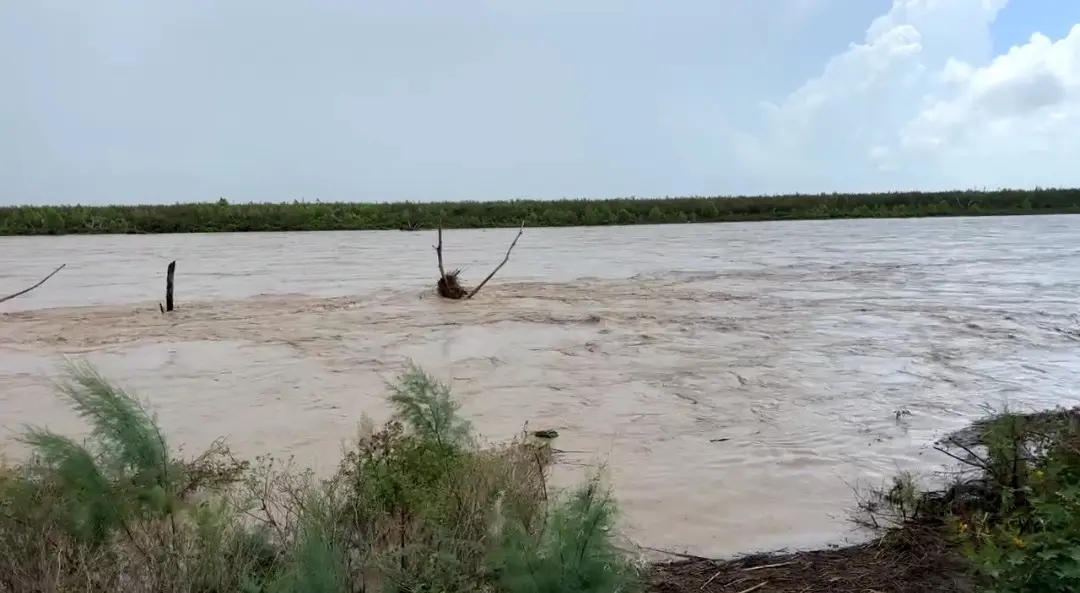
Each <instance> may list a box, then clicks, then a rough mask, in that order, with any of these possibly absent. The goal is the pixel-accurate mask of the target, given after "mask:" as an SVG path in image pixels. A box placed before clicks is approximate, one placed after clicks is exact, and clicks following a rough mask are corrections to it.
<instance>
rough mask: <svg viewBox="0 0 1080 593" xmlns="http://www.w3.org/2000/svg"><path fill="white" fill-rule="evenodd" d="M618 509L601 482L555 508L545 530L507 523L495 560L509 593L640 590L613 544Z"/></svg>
mask: <svg viewBox="0 0 1080 593" xmlns="http://www.w3.org/2000/svg"><path fill="white" fill-rule="evenodd" d="M615 514H616V513H615V503H614V500H613V499H612V498H611V496H610V494H609V493H608V492H606V491H603V490H601V488H600V484H599V482H598V480H597V479H595V478H594V479H593V480H591V481H589V483H587V484H585V485H584V486H581V487H579V488H578V489H576V490H575V491H573V492H572V493H570V496H569V497H567V498H565V499H563V500H560V501H558V502H557V503H556V504H554V505H552V506H551V508H550V510H549V512H548V521H547V525H546V528H545V529H543V530H541V531H536V530H529V529H528V528H527V527H526V526H525V525H524V524H523V523H522V522H521V521H520V520H518V519H517V518H515V517H512V516H511V517H505V520H504V522H503V524H502V528H501V530H500V541H499V545H497V546H496V547H495V548H494V549H493V551H492V554H491V557H490V563H491V569H492V571H493V572H494V573H495V574H496V575H498V582H499V584H500V586H501V589H502V590H503V591H506V592H507V593H617V592H626V591H633V590H636V587H637V586H638V585H639V584H640V583H639V578H638V574H637V571H636V570H635V568H634V567H633V565H632V564H631V563H630V561H629V559H627V558H626V556H625V555H624V554H623V553H622V551H621V550H619V549H618V548H616V547H615V545H614V543H613V542H612V540H611V532H612V530H613V529H614V528H615V525H614V523H615Z"/></svg>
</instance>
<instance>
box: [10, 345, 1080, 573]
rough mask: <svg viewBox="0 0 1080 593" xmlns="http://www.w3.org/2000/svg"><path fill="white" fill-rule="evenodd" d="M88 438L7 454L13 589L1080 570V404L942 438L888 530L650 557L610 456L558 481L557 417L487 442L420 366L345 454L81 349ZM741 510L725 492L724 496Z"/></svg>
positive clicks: (74, 391) (896, 503)
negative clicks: (113, 368) (326, 466)
mask: <svg viewBox="0 0 1080 593" xmlns="http://www.w3.org/2000/svg"><path fill="white" fill-rule="evenodd" d="M69 370H70V374H69V376H68V380H67V381H66V382H61V383H59V385H60V389H61V392H62V394H63V395H64V396H66V398H67V399H68V400H69V403H70V404H71V405H72V407H73V409H74V410H75V411H76V412H77V413H79V415H80V416H82V417H83V418H84V419H85V420H86V421H87V422H88V424H89V425H90V427H91V429H92V430H91V433H90V437H89V439H87V441H85V442H77V441H75V440H73V439H71V438H69V437H65V436H63V435H60V434H57V433H54V432H51V431H49V430H48V429H46V428H41V427H30V428H28V429H26V430H25V431H24V432H23V434H22V437H21V440H22V442H23V443H25V444H27V445H29V446H30V449H31V450H32V451H33V454H32V455H31V456H30V458H29V459H27V460H25V461H23V462H22V463H19V464H15V465H12V464H10V463H7V464H3V465H0V591H12V592H15V591H19V592H22V591H73V590H79V591H86V592H89V593H96V592H101V593H106V592H109V593H128V592H131V593H135V592H137V591H138V592H144V591H155V592H158V593H181V592H182V593H196V592H206V593H211V592H212V593H354V592H356V593H358V592H375V591H380V592H384V593H406V592H417V593H419V592H425V593H427V592H431V593H436V592H441V593H458V592H460V593H472V592H489V593H574V592H577V593H646V592H648V593H683V592H687V593H689V592H691V591H705V592H714V593H733V592H739V593H747V592H750V591H756V592H757V593H825V592H832V593H846V592H852V593H853V592H855V591H858V592H866V591H876V592H878V593H914V592H918V593H931V592H933V593H950V592H955V593H969V592H973V591H985V592H991V591H998V592H1003V593H1004V592H1013V593H1058V592H1062V593H1064V592H1066V591H1075V590H1077V589H1078V588H1080V409H1074V410H1054V411H1050V412H1043V413H1036V414H1027V415H1019V414H1008V413H1006V414H1002V415H999V416H994V417H991V418H989V419H987V420H984V421H981V422H979V423H976V424H975V425H973V427H971V428H970V429H968V430H967V431H961V432H960V433H956V434H954V435H950V436H948V437H946V439H945V440H943V441H942V442H941V443H939V445H941V446H942V450H943V451H946V452H950V451H951V453H949V454H950V455H952V456H953V457H954V458H955V459H956V460H957V461H959V462H961V465H962V466H964V467H966V468H967V469H968V470H972V471H969V472H968V473H966V474H959V475H957V476H956V477H955V479H953V480H951V481H950V485H949V487H948V488H947V489H945V490H943V491H932V492H927V491H921V490H919V489H918V488H917V487H916V486H915V482H914V479H913V478H912V477H911V476H903V475H901V476H897V477H896V478H895V479H894V481H893V483H892V485H891V486H889V487H886V488H882V489H878V490H872V491H869V492H864V493H862V494H863V496H862V498H860V499H859V501H858V502H859V505H858V509H859V512H858V513H856V514H855V515H853V520H854V521H855V522H856V523H857V524H859V525H861V526H864V527H868V528H871V529H873V530H875V532H876V533H877V534H878V538H877V539H876V540H874V541H872V542H869V543H865V544H860V545H854V546H848V547H843V548H833V549H826V550H816V551H807V552H799V553H793V554H782V553H774V554H759V555H755V556H751V557H746V558H739V559H734V560H714V559H709V558H700V557H693V556H689V557H684V558H683V559H682V560H679V561H676V562H666V563H658V564H651V565H650V564H645V563H644V562H643V561H642V560H641V559H640V558H637V557H635V555H634V554H632V553H628V551H627V550H624V549H621V548H619V547H618V546H617V545H616V544H615V543H614V542H615V537H616V518H617V503H616V499H615V498H614V497H613V496H612V494H611V493H610V492H609V491H608V490H606V488H605V487H603V486H602V484H601V481H600V479H599V476H598V475H594V477H593V478H591V479H589V480H587V481H586V482H585V483H584V484H581V485H579V486H577V487H574V488H571V489H568V490H566V491H563V492H552V491H549V489H548V486H547V479H546V476H547V468H548V467H549V465H550V464H551V462H552V460H553V458H554V456H555V455H556V453H557V451H556V450H555V449H554V448H553V447H552V446H551V439H552V438H557V436H558V435H557V434H545V433H547V432H549V431H540V432H537V433H526V434H523V435H522V437H521V438H520V439H516V440H514V441H512V442H510V443H503V444H499V445H484V444H480V443H479V442H477V440H476V439H475V437H474V436H473V434H472V430H471V427H470V425H469V423H468V421H466V420H465V419H463V418H461V417H460V416H459V415H458V414H457V409H458V406H457V404H456V403H455V402H454V400H453V398H452V396H451V394H450V392H449V390H448V389H447V388H446V387H445V386H444V385H442V384H440V383H439V382H438V381H436V380H435V379H434V378H432V377H431V376H429V375H427V374H426V373H424V372H423V371H421V370H420V369H418V368H416V367H410V368H409V370H407V371H406V372H405V373H403V374H402V375H401V376H400V377H399V378H398V380H397V382H395V383H392V384H389V385H388V390H389V395H388V399H389V402H390V403H391V405H392V406H393V408H394V410H395V414H394V417H393V419H392V420H391V421H390V422H388V423H387V424H385V425H384V426H382V427H381V428H380V427H376V426H374V424H372V423H371V422H370V421H369V420H365V419H364V418H361V419H360V421H359V427H360V429H359V430H358V436H357V439H356V442H354V443H351V444H350V445H348V447H347V448H346V449H345V451H344V456H343V459H342V460H341V463H340V465H339V468H338V471H337V472H336V473H335V474H334V475H333V476H332V477H329V478H325V479H318V478H315V477H314V476H313V475H312V474H311V472H310V471H304V470H302V469H297V468H295V467H292V466H291V465H288V464H286V465H282V464H281V463H280V462H279V461H277V460H273V459H269V458H262V459H256V460H255V462H254V463H250V462H247V461H241V460H238V459H236V458H235V457H233V456H232V455H231V454H230V453H229V451H228V449H227V447H226V446H225V445H224V444H223V443H220V442H219V443H216V444H215V445H214V446H212V447H211V448H210V449H209V450H208V451H206V452H204V453H203V454H201V455H199V456H198V457H195V458H193V459H180V458H178V457H176V456H175V453H174V452H173V451H172V450H171V449H170V448H169V446H168V444H167V439H166V437H165V435H163V434H162V432H161V430H160V428H159V427H158V424H157V422H156V419H155V418H154V415H153V413H152V412H150V411H149V410H148V408H147V406H146V405H145V404H143V403H142V402H141V401H140V400H139V399H138V398H136V397H135V396H134V395H132V394H129V393H125V392H124V391H123V390H121V389H119V388H118V387H116V386H115V385H113V384H111V383H110V382H108V381H107V380H106V379H105V378H103V377H102V376H101V375H99V374H97V372H96V371H95V370H93V369H92V368H91V367H88V366H85V365H74V366H72V367H70V369H69ZM719 511H720V512H724V511H725V510H724V509H719Z"/></svg>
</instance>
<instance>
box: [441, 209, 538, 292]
mask: <svg viewBox="0 0 1080 593" xmlns="http://www.w3.org/2000/svg"><path fill="white" fill-rule="evenodd" d="M438 232H439V244H438V245H435V246H434V249H435V257H437V258H438V260H439V281H438V282H437V283H436V284H435V289H436V292H437V293H438V294H439V296H441V297H443V298H444V299H454V300H460V299H471V298H473V297H474V296H476V293H478V292H480V289H481V288H483V287H484V285H485V284H487V283H488V281H489V280H491V279H492V278H494V277H495V274H497V273H498V272H499V270H501V269H502V267H503V266H505V265H506V262H508V261H510V252H511V251H513V250H514V246H515V245H517V242H518V239H520V238H521V234H522V233H523V232H525V222H524V221H522V222H521V227H520V228H518V233H517V236H516V237H514V240H513V241H512V242H511V243H510V247H509V248H508V249H507V250H506V255H505V256H504V257H503V260H502V261H501V262H499V265H497V266H495V269H494V270H492V271H491V273H490V274H488V275H487V278H484V280H483V282H481V283H480V284H478V285H477V286H476V288H474V289H472V290H471V291H470V290H466V289H465V287H464V286H462V285H461V281H460V280H459V279H458V277H459V276H460V275H461V270H451V271H450V272H449V273H447V271H446V268H445V267H444V265H443V250H442V246H443V243H442V224H439V231H438Z"/></svg>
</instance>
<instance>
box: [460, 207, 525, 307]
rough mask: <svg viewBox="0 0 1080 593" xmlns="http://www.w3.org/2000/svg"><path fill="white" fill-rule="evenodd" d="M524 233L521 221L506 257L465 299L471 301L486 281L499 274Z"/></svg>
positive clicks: (523, 224)
mask: <svg viewBox="0 0 1080 593" xmlns="http://www.w3.org/2000/svg"><path fill="white" fill-rule="evenodd" d="M524 232H525V221H524V220H523V221H521V227H519V228H518V233H517V236H516V237H514V241H513V242H512V243H510V248H509V249H507V250H506V257H503V260H502V261H501V262H499V265H497V266H495V269H494V270H492V271H491V273H490V274H488V275H487V278H484V281H483V282H481V283H480V284H479V285H477V287H476V288H474V289H472V292H470V293H469V295H468V296H466V297H465V298H466V299H471V298H473V297H474V296H476V293H478V292H480V289H481V288H483V287H484V285H485V284H487V283H488V280H491V279H492V278H493V277H494V276H495V274H497V273H498V272H499V270H501V269H502V267H503V266H505V265H506V262H508V261H510V252H511V251H513V250H514V245H517V242H518V239H520V238H521V233H524Z"/></svg>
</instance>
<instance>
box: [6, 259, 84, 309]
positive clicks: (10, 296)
mask: <svg viewBox="0 0 1080 593" xmlns="http://www.w3.org/2000/svg"><path fill="white" fill-rule="evenodd" d="M66 265H67V264H60V267H59V268H56V269H55V270H53V271H52V273H51V274H49V275H48V276H46V277H44V278H42V279H41V280H39V281H38V283H37V284H35V285H33V286H31V287H30V288H24V289H22V290H20V291H19V292H14V293H11V294H9V295H7V296H0V303H2V302H4V301H10V300H11V299H13V298H15V297H20V296H22V295H24V294H26V293H28V292H30V291H31V290H34V289H35V288H37V287H39V286H41V285H42V284H45V283H46V282H48V281H49V278H52V277H53V276H55V275H56V273H57V272H59V271H60V270H63V269H64V266H66Z"/></svg>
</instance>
